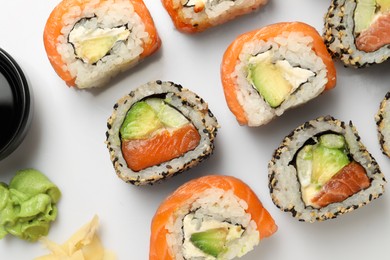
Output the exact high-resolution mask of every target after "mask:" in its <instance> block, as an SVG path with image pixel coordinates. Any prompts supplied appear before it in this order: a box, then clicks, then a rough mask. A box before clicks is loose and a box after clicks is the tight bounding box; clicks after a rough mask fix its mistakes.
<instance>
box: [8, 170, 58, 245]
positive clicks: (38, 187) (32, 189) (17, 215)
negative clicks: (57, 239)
mask: <svg viewBox="0 0 390 260" xmlns="http://www.w3.org/2000/svg"><path fill="white" fill-rule="evenodd" d="M60 197H61V192H60V190H59V189H58V187H57V186H56V185H55V184H53V183H52V182H51V181H50V180H49V179H48V178H47V177H46V176H45V175H43V174H42V173H41V172H39V171H37V170H34V169H26V170H21V171H18V172H17V173H16V175H15V176H14V177H13V178H12V180H11V182H10V183H9V185H7V184H5V183H0V239H2V238H4V237H5V236H6V235H7V234H11V235H14V236H16V237H19V238H21V239H24V240H28V241H32V242H34V241H36V240H37V239H38V238H40V237H41V236H46V235H47V234H48V232H49V229H50V222H52V221H54V220H55V219H56V217H57V206H56V204H57V202H58V201H59V199H60Z"/></svg>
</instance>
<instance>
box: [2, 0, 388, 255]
mask: <svg viewBox="0 0 390 260" xmlns="http://www.w3.org/2000/svg"><path fill="white" fill-rule="evenodd" d="M58 2H59V0H40V1H27V0H24V1H23V0H12V1H2V2H1V7H0V47H1V48H3V49H4V50H6V51H7V52H8V53H10V54H11V55H12V56H13V57H14V58H15V59H16V61H17V62H18V63H19V65H20V66H21V67H22V69H23V70H24V72H25V73H26V75H27V77H28V79H29V82H30V85H31V88H32V89H33V92H34V101H35V105H34V110H35V111H34V112H35V114H34V119H33V123H32V126H31V129H30V131H29V133H28V135H27V136H26V139H25V140H24V142H23V143H22V145H21V146H20V147H19V148H18V149H17V150H16V151H15V152H14V153H13V154H12V155H11V156H9V157H8V158H7V159H5V160H3V161H1V162H0V181H3V182H7V183H8V182H9V181H10V179H11V178H12V176H13V175H14V173H15V172H16V171H17V170H19V169H23V168H30V167H33V168H36V169H38V170H40V171H42V172H43V173H44V174H46V175H47V176H48V177H49V178H50V179H51V180H52V181H53V182H54V183H56V184H57V185H58V186H59V187H60V189H61V191H62V194H63V196H62V198H61V200H60V202H59V204H58V207H59V214H58V218H57V220H56V221H55V222H54V223H53V224H52V227H51V230H50V233H49V236H48V237H49V239H51V240H54V241H56V242H58V243H62V242H64V241H65V240H66V239H67V238H68V237H69V236H70V235H71V234H73V232H75V231H76V230H77V229H78V228H79V227H81V226H82V225H84V224H85V223H87V222H88V221H89V220H91V219H92V217H93V215H94V214H97V215H98V216H99V218H100V224H101V226H100V229H99V235H100V236H101V239H102V241H103V243H104V245H105V246H106V247H107V248H109V249H111V250H113V251H114V252H116V254H117V255H118V259H135V260H143V259H148V254H149V236H150V222H151V219H152V217H153V215H154V213H155V210H156V209H157V207H158V205H159V204H160V202H161V201H162V200H163V199H164V198H165V197H166V196H167V195H168V194H170V193H171V192H173V191H174V190H175V189H176V188H177V187H178V186H180V185H181V184H183V183H185V182H187V181H189V180H191V179H193V178H197V177H200V176H203V175H208V174H224V175H233V176H236V177H238V178H240V179H242V180H243V181H244V182H246V183H248V184H249V185H250V186H251V187H252V189H253V190H254V191H255V192H256V194H257V195H258V196H259V198H260V199H261V201H262V202H263V204H264V206H265V207H266V208H267V209H268V211H269V212H270V213H271V215H272V216H273V217H274V219H275V221H276V223H277V225H278V226H279V230H278V231H277V233H275V234H274V235H273V236H272V237H270V238H268V239H265V240H262V241H261V243H260V245H259V246H257V247H256V248H255V250H253V251H252V252H250V253H249V254H247V255H246V256H244V257H243V258H242V259H243V260H244V259H245V260H255V259H262V260H269V259H272V260H279V259H301V260H308V259H316V260H325V259H388V258H389V257H390V247H389V244H388V241H389V238H390V207H389V202H390V201H389V193H386V192H385V194H384V195H383V196H382V197H380V198H379V199H378V200H375V201H373V202H372V203H371V204H369V205H367V206H365V207H363V208H361V209H358V210H356V211H354V212H352V213H348V214H345V215H342V216H340V217H338V218H337V219H334V220H328V221H326V222H321V223H314V224H309V223H302V222H299V221H297V220H296V219H294V218H293V217H292V216H291V215H290V214H289V213H284V212H282V211H280V210H279V209H278V208H276V206H275V205H274V204H273V203H272V201H271V198H270V194H269V190H268V176H267V174H268V172H267V164H268V162H269V160H270V159H271V155H272V152H273V150H274V149H275V148H276V147H277V146H278V145H279V143H280V142H281V141H282V139H283V138H284V136H285V135H287V134H288V133H289V132H290V131H291V130H292V129H294V128H295V127H296V126H298V125H300V124H301V123H303V122H305V121H307V120H311V119H314V118H316V117H318V116H321V115H332V116H334V117H336V118H338V119H341V120H343V121H349V120H352V121H353V123H354V124H355V126H356V127H357V129H358V131H359V134H360V136H361V139H362V142H363V143H364V144H365V145H366V146H367V149H368V150H369V151H370V152H371V154H372V155H373V156H374V158H375V159H376V160H377V162H378V163H379V165H380V167H381V169H382V171H383V172H384V174H385V176H386V177H388V178H389V179H390V159H389V158H387V157H385V156H384V155H383V154H382V153H381V151H380V149H379V142H378V139H377V130H376V125H375V121H374V115H375V113H376V112H377V110H378V107H379V103H380V101H381V100H382V99H383V97H384V95H385V93H386V92H387V91H389V89H390V88H389V86H390V85H389V82H390V73H389V72H390V63H389V62H387V63H384V64H380V65H376V66H373V67H370V68H366V69H361V70H355V69H351V68H344V67H343V66H342V64H341V63H340V62H336V67H337V73H338V74H337V75H338V81H337V86H336V88H335V89H333V90H331V91H329V92H327V93H324V94H323V95H321V96H320V97H318V98H317V99H315V100H313V101H311V102H309V103H307V104H305V105H304V106H302V107H299V108H297V109H294V110H290V111H289V112H287V113H285V114H284V115H283V116H282V117H281V118H277V119H276V120H274V121H272V122H271V123H269V124H268V125H266V126H263V127H259V128H248V127H242V126H239V125H238V124H237V122H236V120H235V118H234V116H233V115H232V114H231V113H230V111H229V110H228V107H227V105H226V102H225V98H224V95H223V90H222V86H221V82H220V74H219V69H220V63H221V59H222V55H223V53H224V51H225V49H226V47H227V46H228V45H229V44H230V43H231V42H232V41H233V40H234V39H235V38H236V37H237V36H238V35H239V34H241V33H244V32H247V31H249V30H252V29H256V28H260V27H262V26H266V25H268V24H271V23H275V22H281V21H302V22H306V23H309V24H311V25H312V26H314V27H315V28H316V29H317V30H318V31H320V32H322V30H323V16H324V14H325V12H326V10H327V8H328V5H329V4H330V1H329V0H328V1H325V0H323V1H319V0H317V1H313V0H294V1H286V0H270V1H269V4H268V5H267V6H266V7H264V8H263V9H262V10H260V11H259V12H256V13H253V14H250V15H247V16H245V17H241V18H240V19H237V20H235V21H232V22H230V23H227V24H224V25H222V26H219V27H217V28H213V29H211V30H209V31H206V32H204V33H201V34H197V35H185V34H182V33H180V32H178V31H177V30H176V29H174V27H173V24H172V22H171V20H170V18H169V16H168V14H167V13H166V11H165V10H164V8H163V6H162V4H161V3H160V1H158V0H145V3H146V5H147V6H148V7H149V9H150V12H151V14H152V16H153V18H154V21H155V23H156V26H157V29H158V31H159V34H160V36H161V39H162V42H163V44H162V48H161V49H160V50H159V52H158V53H157V54H156V55H154V56H152V57H150V58H148V59H147V60H145V61H144V62H143V63H141V64H139V65H138V66H137V67H135V68H134V69H132V70H130V71H128V72H126V73H124V74H122V75H120V76H119V77H117V78H116V79H115V80H113V81H112V82H111V84H109V86H107V87H105V88H102V89H93V90H84V91H80V90H76V89H73V88H68V87H67V86H66V85H65V83H64V82H63V81H62V80H61V79H60V78H59V77H58V76H57V75H56V74H55V72H54V70H53V69H52V67H51V65H50V64H49V61H48V59H47V56H46V53H45V50H44V46H43V41H42V34H43V28H44V26H45V23H46V19H47V17H48V16H49V14H50V12H51V11H52V9H53V8H54V6H55V5H57V4H58ZM157 79H161V80H170V81H174V82H176V83H179V84H181V85H183V86H184V87H186V88H189V89H191V90H193V91H194V92H196V93H198V94H199V95H200V96H201V97H203V98H204V99H205V100H206V101H207V102H208V103H209V106H210V109H211V110H212V112H213V113H214V114H215V116H216V117H217V119H218V121H219V123H220V125H221V128H220V129H219V131H218V136H217V138H216V142H215V146H216V148H215V152H214V154H213V155H212V156H211V157H210V158H209V159H208V160H207V161H205V162H203V163H202V164H201V165H199V166H198V167H196V168H193V169H191V170H189V171H187V172H185V173H183V174H181V175H179V176H176V177H174V178H172V179H170V180H168V181H166V182H164V183H161V184H158V185H155V186H147V187H135V186H132V185H130V184H126V183H125V182H123V181H122V180H120V179H119V178H118V177H117V176H116V174H115V172H114V169H113V167H112V164H111V161H110V159H109V154H108V150H107V148H106V146H105V143H104V141H105V131H106V120H107V118H108V117H109V116H110V114H111V112H112V106H113V105H114V104H115V102H116V101H117V99H119V98H120V97H122V96H123V95H125V94H126V93H128V92H129V91H131V90H132V89H134V88H136V87H137V86H139V85H141V84H143V83H146V82H147V81H151V80H157ZM3 123H4V122H3ZM47 252H48V251H47V250H46V249H45V248H43V246H42V245H41V244H40V243H29V242H25V241H22V240H19V239H17V238H15V237H12V236H7V237H6V238H5V239H3V240H1V241H0V259H11V260H13V259H15V260H16V259H17V260H23V259H32V258H33V257H37V256H40V255H43V254H46V253H47Z"/></svg>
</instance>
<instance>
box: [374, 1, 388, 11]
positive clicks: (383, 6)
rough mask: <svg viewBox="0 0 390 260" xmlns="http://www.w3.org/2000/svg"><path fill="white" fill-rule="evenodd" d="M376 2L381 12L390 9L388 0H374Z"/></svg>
mask: <svg viewBox="0 0 390 260" xmlns="http://www.w3.org/2000/svg"><path fill="white" fill-rule="evenodd" d="M376 3H377V5H379V7H380V11H381V12H382V13H386V12H388V11H390V0H376Z"/></svg>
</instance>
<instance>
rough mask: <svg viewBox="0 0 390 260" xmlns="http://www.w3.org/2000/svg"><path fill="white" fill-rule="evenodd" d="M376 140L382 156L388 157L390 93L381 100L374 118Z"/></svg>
mask: <svg viewBox="0 0 390 260" xmlns="http://www.w3.org/2000/svg"><path fill="white" fill-rule="evenodd" d="M375 121H376V125H377V127H378V138H379V143H380V146H381V150H382V152H383V154H385V155H387V156H388V157H390V92H387V94H386V96H385V98H384V99H383V100H382V102H381V104H380V107H379V111H378V113H377V114H376V116H375Z"/></svg>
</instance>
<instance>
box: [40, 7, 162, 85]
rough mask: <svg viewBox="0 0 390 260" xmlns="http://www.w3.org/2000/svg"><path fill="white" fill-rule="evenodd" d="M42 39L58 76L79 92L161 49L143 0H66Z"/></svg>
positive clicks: (57, 8) (104, 80)
mask: <svg viewBox="0 0 390 260" xmlns="http://www.w3.org/2000/svg"><path fill="white" fill-rule="evenodd" d="M43 40H44V45H45V49H46V53H47V56H48V58H49V61H50V63H51V65H52V66H53V68H54V70H55V71H56V73H57V74H58V75H59V76H60V77H61V78H62V79H63V80H64V81H65V82H66V84H67V85H68V86H72V87H77V88H80V89H84V88H91V87H100V86H103V85H105V84H106V83H107V82H108V81H109V80H110V79H111V78H112V77H114V76H115V75H117V74H118V73H119V72H121V71H124V70H127V69H129V68H131V67H133V66H134V65H136V64H137V63H138V62H139V61H141V60H143V59H144V58H146V57H147V56H150V55H152V54H153V53H155V52H156V51H157V50H158V49H159V48H160V45H161V40H160V38H159V35H158V33H157V30H156V28H155V26H154V22H153V19H152V17H151V16H150V13H149V11H148V9H147V7H146V6H145V4H144V3H143V1H142V0H63V1H62V2H60V3H59V4H58V5H57V6H56V7H55V8H54V10H53V11H52V13H51V14H50V16H49V18H48V20H47V22H46V26H45V29H44V35H43Z"/></svg>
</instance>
